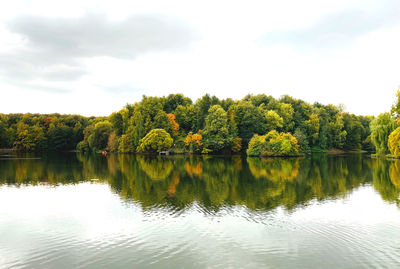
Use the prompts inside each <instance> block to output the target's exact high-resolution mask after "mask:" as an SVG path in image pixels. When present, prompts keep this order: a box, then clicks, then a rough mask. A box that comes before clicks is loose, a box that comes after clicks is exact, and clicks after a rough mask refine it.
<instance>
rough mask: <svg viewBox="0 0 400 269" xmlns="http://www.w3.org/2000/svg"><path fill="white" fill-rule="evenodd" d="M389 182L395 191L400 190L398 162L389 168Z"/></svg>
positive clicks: (399, 167)
mask: <svg viewBox="0 0 400 269" xmlns="http://www.w3.org/2000/svg"><path fill="white" fill-rule="evenodd" d="M390 181H391V182H392V184H393V185H394V186H395V187H396V188H397V189H400V161H395V162H393V163H392V165H391V166H390Z"/></svg>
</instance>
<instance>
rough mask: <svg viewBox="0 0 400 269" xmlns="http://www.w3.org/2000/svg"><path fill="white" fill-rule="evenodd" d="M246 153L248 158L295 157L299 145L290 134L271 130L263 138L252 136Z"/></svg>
mask: <svg viewBox="0 0 400 269" xmlns="http://www.w3.org/2000/svg"><path fill="white" fill-rule="evenodd" d="M246 152H247V155H249V156H295V155H298V154H299V145H298V144H297V139H296V138H295V137H294V136H292V135H291V134H290V133H278V132H277V131H275V130H273V131H270V132H269V133H268V134H266V135H264V136H259V135H254V136H253V138H252V139H251V140H250V142H249V147H248V149H247V151H246Z"/></svg>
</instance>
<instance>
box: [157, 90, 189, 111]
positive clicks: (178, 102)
mask: <svg viewBox="0 0 400 269" xmlns="http://www.w3.org/2000/svg"><path fill="white" fill-rule="evenodd" d="M190 104H192V100H191V99H190V98H188V97H185V96H184V95H183V94H181V93H178V94H170V95H168V96H167V98H166V100H165V105H164V111H165V112H166V113H167V114H168V113H174V112H175V110H176V108H177V107H178V106H187V105H190Z"/></svg>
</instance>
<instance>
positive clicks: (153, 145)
mask: <svg viewBox="0 0 400 269" xmlns="http://www.w3.org/2000/svg"><path fill="white" fill-rule="evenodd" d="M172 143H173V139H172V138H171V135H170V134H169V133H167V132H166V131H165V130H163V129H153V130H151V131H150V132H149V133H148V134H146V136H145V137H144V138H143V139H141V140H140V145H139V147H138V152H160V151H162V150H165V149H169V148H171V146H172Z"/></svg>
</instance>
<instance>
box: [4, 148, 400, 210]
mask: <svg viewBox="0 0 400 269" xmlns="http://www.w3.org/2000/svg"><path fill="white" fill-rule="evenodd" d="M90 179H100V182H103V183H104V182H107V183H108V184H109V185H110V186H111V188H112V190H113V191H114V192H116V193H118V194H119V195H120V196H121V197H122V198H123V199H127V200H134V201H135V202H137V203H139V204H141V205H142V206H143V208H148V207H153V206H163V205H164V206H173V207H175V208H178V209H184V208H186V207H188V206H189V205H190V204H192V203H193V202H196V203H198V204H200V205H201V206H203V207H205V208H207V209H208V210H219V208H221V207H222V206H225V205H237V204H241V205H245V206H247V207H248V208H250V209H257V210H269V209H273V208H276V207H278V206H284V207H285V208H288V209H292V208H294V207H296V206H298V205H301V204H306V203H307V202H308V201H310V200H313V199H318V200H323V199H327V198H330V199H334V198H336V197H343V196H345V195H346V194H347V193H349V191H350V190H352V189H354V188H357V187H359V186H361V185H362V184H364V183H368V182H371V181H372V184H373V186H374V188H375V189H376V190H377V191H378V192H379V193H380V195H381V196H382V198H383V199H385V200H387V201H391V202H396V203H399V202H398V201H399V193H400V187H399V183H400V162H390V161H387V160H371V159H369V158H365V157H362V156H361V155H354V156H345V157H341V156H335V157H332V156H326V155H322V156H312V157H309V158H289V159H281V158H273V159H260V158H245V159H243V158H242V157H241V156H232V157H213V156H172V157H168V158H160V157H158V156H157V157H150V156H141V155H131V154H110V155H108V156H107V157H104V156H101V155H90V154H66V155H60V154H55V155H48V154H46V155H44V156H42V158H41V159H39V160H36V159H26V160H22V159H20V160H17V159H16V160H8V161H2V162H0V183H6V184H37V183H40V182H46V183H49V184H70V183H77V182H81V181H82V180H90ZM154 179H161V180H154ZM96 182H97V181H96ZM88 195H90V194H88ZM399 204H400V203H399Z"/></svg>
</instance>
